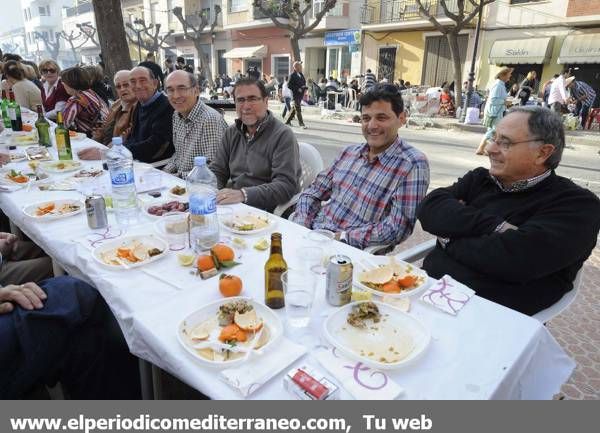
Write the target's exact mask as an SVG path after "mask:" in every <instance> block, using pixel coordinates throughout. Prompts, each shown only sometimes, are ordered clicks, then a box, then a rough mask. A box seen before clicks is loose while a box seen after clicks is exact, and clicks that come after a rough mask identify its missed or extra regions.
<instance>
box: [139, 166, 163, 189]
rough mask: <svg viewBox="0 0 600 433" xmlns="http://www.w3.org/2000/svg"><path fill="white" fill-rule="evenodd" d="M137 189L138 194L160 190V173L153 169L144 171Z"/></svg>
mask: <svg viewBox="0 0 600 433" xmlns="http://www.w3.org/2000/svg"><path fill="white" fill-rule="evenodd" d="M139 189H140V191H138V192H150V191H158V190H160V189H162V172H161V171H160V170H155V169H153V168H151V169H149V170H146V171H144V172H143V173H142V174H141V175H140V185H139Z"/></svg>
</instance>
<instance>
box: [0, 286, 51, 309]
mask: <svg viewBox="0 0 600 433" xmlns="http://www.w3.org/2000/svg"><path fill="white" fill-rule="evenodd" d="M46 298H47V296H46V293H45V292H44V291H43V290H42V289H41V288H40V286H38V285H37V284H35V283H25V284H21V285H20V286H17V285H14V284H10V285H8V286H5V287H0V314H6V313H10V312H11V311H13V310H14V308H15V307H14V304H17V305H20V306H21V308H24V309H25V310H33V309H38V310H39V309H40V308H42V307H43V306H44V302H43V301H45V300H46Z"/></svg>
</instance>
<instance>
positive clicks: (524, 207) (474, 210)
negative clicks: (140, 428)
mask: <svg viewBox="0 0 600 433" xmlns="http://www.w3.org/2000/svg"><path fill="white" fill-rule="evenodd" d="M459 200H462V201H463V202H464V204H462V203H461V202H459ZM417 217H418V219H419V221H420V222H421V225H422V227H423V229H424V230H426V231H428V232H430V233H432V234H434V235H436V236H438V237H442V238H450V242H449V243H448V244H447V245H446V247H445V248H443V247H442V246H441V245H440V243H438V245H437V246H436V247H435V249H434V250H433V251H432V252H431V253H430V254H429V255H428V256H427V257H426V258H425V261H424V263H423V268H424V269H425V270H426V271H427V272H428V273H429V275H431V276H432V277H434V278H440V277H442V276H443V275H444V274H448V275H450V276H452V277H453V278H454V279H456V280H458V281H460V282H462V283H464V284H466V285H467V286H469V287H471V288H472V289H473V290H475V292H476V293H477V295H479V296H481V297H484V298H487V299H489V300H491V301H494V302H497V303H499V304H502V305H505V306H507V307H509V308H512V309H514V310H517V311H520V312H522V313H524V314H529V315H533V314H535V313H537V312H539V311H541V310H543V309H545V308H547V307H549V306H550V305H552V304H554V303H555V302H556V301H558V300H559V299H560V298H561V297H562V295H563V294H565V293H566V292H568V291H569V290H571V289H572V288H573V284H572V283H573V280H574V279H575V275H576V274H577V271H578V270H579V269H580V268H581V266H582V265H583V262H584V261H585V260H586V259H587V258H588V257H589V255H590V254H591V252H592V250H593V249H594V246H595V245H596V239H597V237H598V231H599V230H600V200H598V197H596V196H595V195H594V194H593V193H591V192H590V191H588V190H587V189H584V188H581V187H579V186H577V185H575V184H574V183H573V182H571V181H570V180H569V179H566V178H564V177H560V176H557V175H556V174H555V173H554V172H552V173H551V174H550V176H549V177H548V178H546V179H544V180H543V181H541V182H540V183H538V184H536V185H534V186H532V187H530V188H527V189H525V190H522V191H518V192H503V191H502V190H501V189H500V188H499V187H498V185H497V184H496V183H495V182H494V180H493V179H492V178H491V177H490V175H489V172H488V170H487V169H484V168H478V169H475V170H473V171H470V172H469V173H467V174H466V175H465V176H464V177H462V178H460V179H459V180H458V181H457V182H456V183H455V184H454V185H452V186H450V187H447V188H438V189H436V190H434V191H432V192H431V193H430V194H429V195H428V196H427V197H425V199H424V200H423V201H422V202H421V205H420V206H419V209H418V210H417ZM503 221H507V222H508V223H510V224H512V225H514V226H516V227H517V228H518V229H517V230H506V231H505V232H503V233H499V232H496V228H497V227H498V226H499V225H500V224H501V223H502V222H503Z"/></svg>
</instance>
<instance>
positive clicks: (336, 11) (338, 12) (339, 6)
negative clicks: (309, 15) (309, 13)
mask: <svg viewBox="0 0 600 433" xmlns="http://www.w3.org/2000/svg"><path fill="white" fill-rule="evenodd" d="M324 5H325V0H313V8H312V10H313V18H315V17H316V15H317V14H318V13H319V12H321V11H322V10H323V6H324ZM326 15H328V16H332V17H341V16H343V15H344V2H343V1H342V0H338V1H337V2H336V4H335V6H334V7H333V9H331V10H330V11H329V12H327V14H326Z"/></svg>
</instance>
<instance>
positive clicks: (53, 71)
mask: <svg viewBox="0 0 600 433" xmlns="http://www.w3.org/2000/svg"><path fill="white" fill-rule="evenodd" d="M55 72H56V69H42V74H53V73H55Z"/></svg>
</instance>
